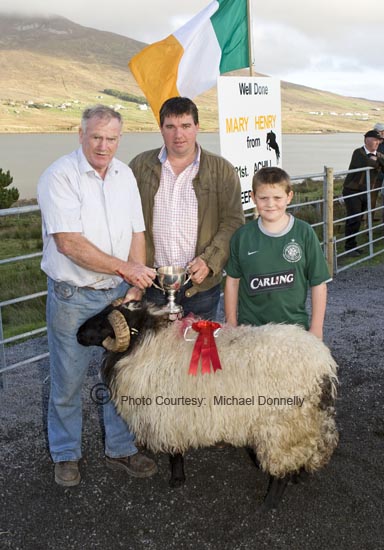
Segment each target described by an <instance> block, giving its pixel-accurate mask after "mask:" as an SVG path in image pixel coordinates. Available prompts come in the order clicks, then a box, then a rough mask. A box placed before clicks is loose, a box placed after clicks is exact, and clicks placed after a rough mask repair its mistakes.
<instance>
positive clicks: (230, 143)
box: [217, 76, 281, 210]
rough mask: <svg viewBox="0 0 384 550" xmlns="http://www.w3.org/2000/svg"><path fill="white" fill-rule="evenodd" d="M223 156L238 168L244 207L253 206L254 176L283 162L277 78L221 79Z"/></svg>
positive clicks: (220, 125)
mask: <svg viewBox="0 0 384 550" xmlns="http://www.w3.org/2000/svg"><path fill="white" fill-rule="evenodd" d="M217 93H218V110H219V128H220V150H221V155H222V156H223V157H225V158H226V159H227V160H229V161H230V162H231V163H232V164H233V165H234V166H235V168H236V171H237V173H238V174H239V177H240V181H241V191H242V203H243V208H244V210H246V209H247V208H252V207H253V203H252V201H251V196H250V194H251V190H252V178H253V175H254V174H255V172H257V170H259V169H260V168H262V167H264V166H278V165H281V97H280V80H278V79H276V78H267V77H256V76H248V77H246V76H244V77H232V76H221V77H219V78H218V81H217Z"/></svg>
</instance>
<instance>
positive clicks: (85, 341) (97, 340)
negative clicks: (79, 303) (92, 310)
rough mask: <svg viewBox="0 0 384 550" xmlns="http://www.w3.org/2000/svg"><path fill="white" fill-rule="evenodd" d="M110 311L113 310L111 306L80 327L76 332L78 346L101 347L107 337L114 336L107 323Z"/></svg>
mask: <svg viewBox="0 0 384 550" xmlns="http://www.w3.org/2000/svg"><path fill="white" fill-rule="evenodd" d="M112 309H114V308H113V307H112V306H108V307H106V308H105V309H103V311H101V312H100V313H98V314H97V315H94V316H93V317H91V318H90V319H88V321H85V323H83V324H82V325H81V327H80V328H79V330H78V331H77V341H78V342H79V344H81V345H82V346H102V342H103V341H104V340H105V338H107V336H110V337H111V338H114V336H115V334H114V332H113V329H112V327H111V324H110V322H109V321H108V315H109V314H110V313H111V311H112Z"/></svg>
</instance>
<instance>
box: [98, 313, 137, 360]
mask: <svg viewBox="0 0 384 550" xmlns="http://www.w3.org/2000/svg"><path fill="white" fill-rule="evenodd" d="M108 321H109V322H110V323H111V325H112V328H113V330H114V332H115V338H111V337H110V336H107V338H105V340H103V342H102V344H103V346H104V347H105V349H107V350H108V351H115V352H121V351H126V350H127V349H128V346H129V341H130V339H131V333H130V330H129V326H128V323H127V321H126V319H125V317H124V315H123V314H122V313H121V312H120V311H118V310H117V309H114V310H113V311H111V313H110V314H109V315H108Z"/></svg>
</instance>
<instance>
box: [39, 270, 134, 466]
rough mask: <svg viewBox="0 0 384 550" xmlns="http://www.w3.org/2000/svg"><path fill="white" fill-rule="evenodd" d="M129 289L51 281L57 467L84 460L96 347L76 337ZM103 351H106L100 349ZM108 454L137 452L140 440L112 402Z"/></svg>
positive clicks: (52, 441) (52, 424)
mask: <svg viewBox="0 0 384 550" xmlns="http://www.w3.org/2000/svg"><path fill="white" fill-rule="evenodd" d="M127 289H128V285H127V284H126V283H124V282H123V283H121V284H120V285H119V286H118V287H117V288H114V289H111V290H92V289H85V288H79V287H74V286H72V285H69V284H68V283H57V282H55V281H53V280H52V279H48V297H47V326H48V345H49V353H50V372H51V389H50V396H49V405H48V440H49V448H50V452H51V456H52V459H53V461H54V462H62V461H66V460H79V459H80V458H81V432H82V403H81V393H82V386H83V383H84V380H85V377H86V374H87V370H88V366H89V362H90V359H91V356H92V354H93V351H94V349H95V348H94V347H84V346H82V345H80V344H79V343H78V342H77V339H76V333H77V330H78V328H79V327H80V325H82V323H84V321H86V320H87V319H89V318H90V317H92V316H93V315H95V314H96V313H98V312H100V311H101V310H102V309H104V308H105V307H106V306H107V305H108V304H110V303H111V302H112V301H113V300H115V299H116V298H118V297H120V296H124V295H125V293H126V291H127ZM100 352H101V350H100ZM103 416H104V429H105V454H106V455H108V456H110V457H111V458H118V457H122V456H129V455H133V454H135V453H137V448H136V446H135V444H134V435H133V434H132V433H131V432H130V431H129V427H128V425H127V424H126V423H125V422H124V420H123V419H122V418H121V417H120V416H119V415H118V414H117V411H116V409H115V406H114V405H113V403H112V402H109V403H107V404H106V405H104V407H103Z"/></svg>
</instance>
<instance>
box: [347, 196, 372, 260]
mask: <svg viewBox="0 0 384 550" xmlns="http://www.w3.org/2000/svg"><path fill="white" fill-rule="evenodd" d="M357 192H358V191H355V190H353V189H344V190H343V197H344V203H345V209H346V211H347V216H348V219H346V220H345V236H346V237H349V236H350V235H354V234H355V233H358V232H359V231H360V224H361V218H362V215H361V213H362V212H365V211H366V210H367V195H366V193H364V194H362V195H358V196H357V197H350V195H354V194H355V193H357ZM356 214H360V215H359V216H356ZM350 216H354V217H353V218H351V217H350ZM356 246H357V241H356V237H355V236H351V237H350V238H348V239H347V240H346V241H345V250H351V249H352V248H355V247H356Z"/></svg>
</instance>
